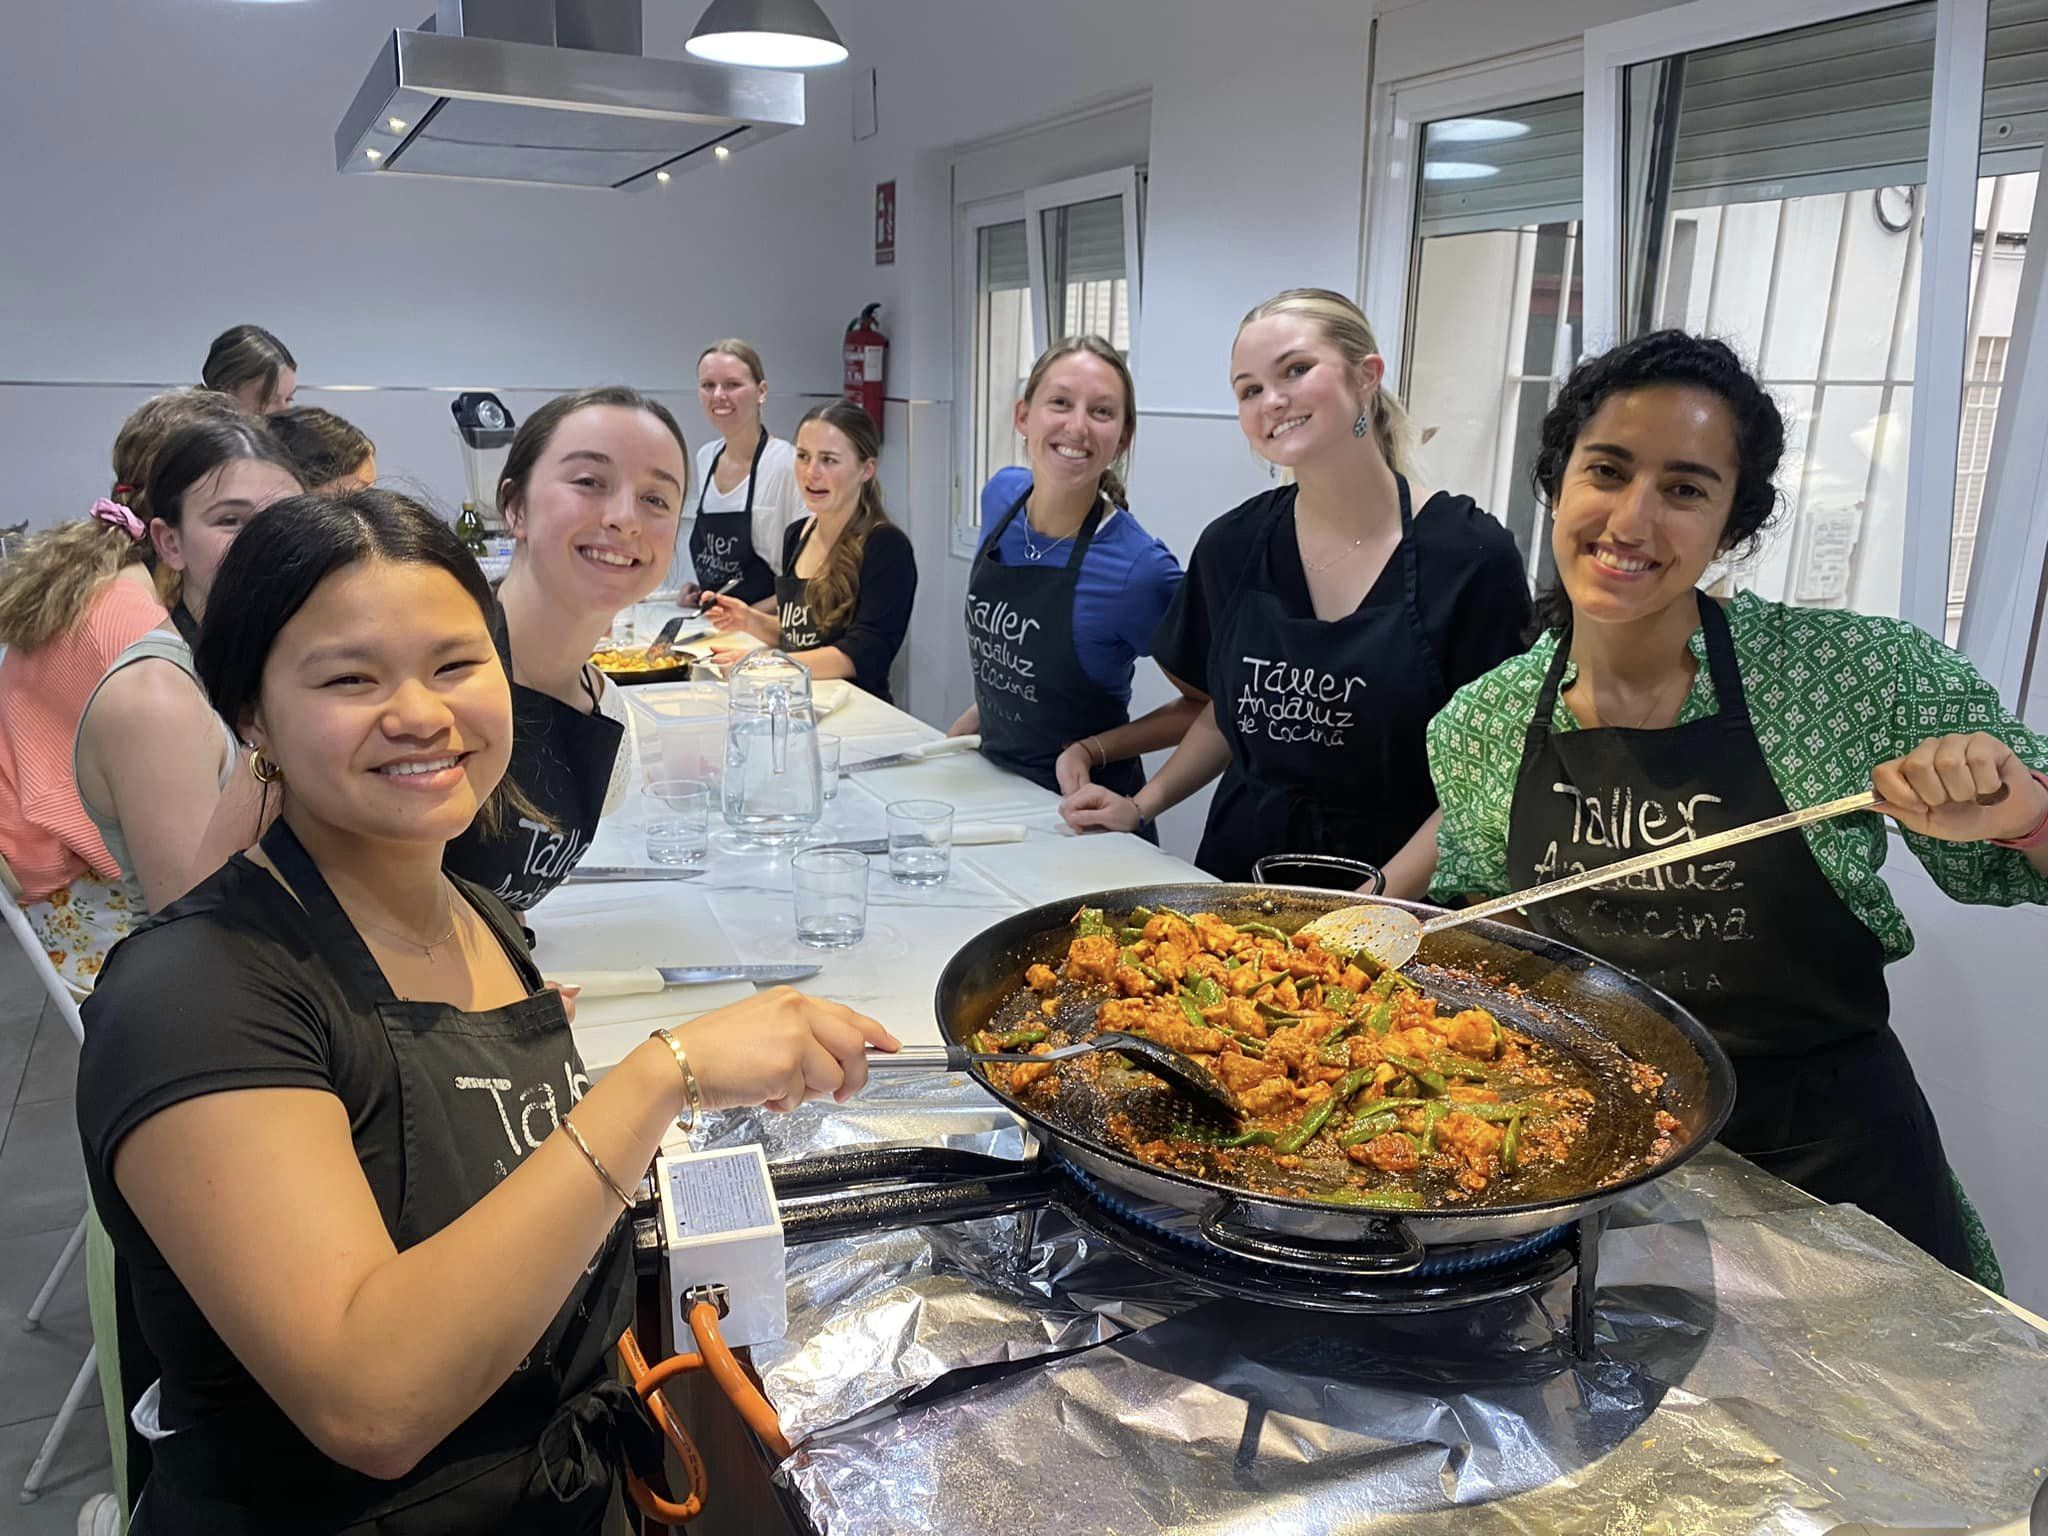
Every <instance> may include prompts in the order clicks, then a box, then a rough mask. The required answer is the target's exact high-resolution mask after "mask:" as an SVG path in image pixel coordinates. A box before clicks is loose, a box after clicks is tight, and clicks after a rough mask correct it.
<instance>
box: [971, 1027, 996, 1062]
mask: <svg viewBox="0 0 2048 1536" xmlns="http://www.w3.org/2000/svg"><path fill="white" fill-rule="evenodd" d="M967 1043H968V1044H969V1045H971V1046H973V1047H974V1049H975V1050H976V1051H977V1052H978V1053H980V1054H981V1055H984V1056H986V1055H987V1054H988V1053H989V1052H990V1051H991V1050H993V1049H994V1047H993V1046H992V1045H990V1044H989V1033H988V1031H987V1030H985V1029H977V1030H976V1031H975V1032H974V1038H973V1039H971V1040H969V1041H968V1042H967Z"/></svg>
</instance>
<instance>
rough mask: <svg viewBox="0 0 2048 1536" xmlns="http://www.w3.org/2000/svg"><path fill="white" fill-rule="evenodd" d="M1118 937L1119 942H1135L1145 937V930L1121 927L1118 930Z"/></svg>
mask: <svg viewBox="0 0 2048 1536" xmlns="http://www.w3.org/2000/svg"><path fill="white" fill-rule="evenodd" d="M1116 937H1117V942H1118V943H1119V944H1135V943H1137V942H1138V940H1140V939H1142V938H1144V937H1145V930H1144V929H1142V928H1119V929H1118V930H1117V932H1116Z"/></svg>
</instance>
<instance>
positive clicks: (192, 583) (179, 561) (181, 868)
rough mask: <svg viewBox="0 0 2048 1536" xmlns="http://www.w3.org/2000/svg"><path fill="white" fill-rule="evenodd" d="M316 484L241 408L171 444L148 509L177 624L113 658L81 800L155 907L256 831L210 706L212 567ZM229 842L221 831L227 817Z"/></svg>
mask: <svg viewBox="0 0 2048 1536" xmlns="http://www.w3.org/2000/svg"><path fill="white" fill-rule="evenodd" d="M303 489H304V487H303V486H302V485H301V484H300V483H299V475H298V471H297V469H295V468H294V467H293V465H292V462H291V460H290V458H289V457H287V456H286V454H285V451H284V449H283V448H282V447H280V446H279V444H278V442H277V440H276V439H275V438H273V437H272V436H271V435H270V434H269V432H267V431H266V430H265V429H264V428H263V426H262V424H261V423H259V422H258V421H256V420H255V419H253V418H251V417H247V416H242V415H240V414H237V415H235V416H233V417H231V418H226V419H214V420H206V421H200V422H195V423H193V424H191V425H189V426H186V427H185V428H183V429H182V430H180V431H178V432H176V433H174V434H173V435H172V436H171V437H170V438H169V439H167V440H166V441H165V443H164V444H163V447H162V449H161V450H160V451H159V452H158V453H157V455H156V457H155V460H154V462H153V464H152V466H151V468H150V472H149V479H148V483H147V485H146V486H145V487H144V492H143V497H144V501H143V504H144V506H145V507H146V509H147V511H148V513H149V522H148V533H149V537H150V540H151V542H152V544H153V546H154V549H155V553H156V557H157V560H158V562H159V565H158V577H159V590H160V591H161V590H164V589H165V585H166V578H168V584H169V587H170V590H169V591H168V592H167V593H166V595H167V596H169V597H171V599H172V608H171V613H170V619H169V621H168V622H167V623H165V624H163V625H162V626H160V627H158V628H157V629H154V630H151V631H150V632H149V633H148V634H146V635H144V636H143V637H142V638H141V639H140V640H138V641H136V642H135V643H134V644H133V645H131V646H129V647H128V648H127V649H126V650H124V651H123V652H122V653H121V654H120V655H119V656H117V657H115V658H114V662H113V665H111V666H110V667H108V668H107V670H106V673H105V675H104V676H103V677H101V679H100V680H99V684H98V686H97V687H96V688H94V690H93V692H92V694H91V696H90V697H89V698H88V699H87V700H86V704H85V709H84V711H83V713H82V714H81V715H80V717H79V722H78V737H77V740H76V742H75V744H74V746H73V750H72V772H73V774H74V775H75V777H76V778H77V781H78V798H79V802H80V804H81V805H82V807H83V808H84V810H85V813H86V815H87V816H89V817H90V818H91V819H92V823H93V825H94V826H95V827H96V828H97V829H98V830H99V833H100V836H101V837H102V838H103V839H104V840H105V843H106V847H107V851H108V852H109V853H110V854H112V855H113V858H114V862H115V863H116V864H118V865H119V866H120V868H121V872H122V875H123V877H124V880H123V883H124V887H125V889H126V891H127V895H128V899H129V901H130V903H131V904H132V906H133V907H134V909H135V910H136V911H147V912H154V911H156V910H157V909H158V908H160V907H163V906H164V905H166V904H167V903H169V902H170V900H171V899H172V898H173V897H175V896H178V895H180V894H182V893H183V892H184V891H186V890H188V889H189V888H190V887H191V886H192V884H193V883H194V882H195V881H196V880H198V879H200V878H201V877H202V876H204V875H207V874H210V873H212V871H213V870H214V869H215V868H216V867H217V866H218V861H219V859H220V858H222V857H225V856H226V854H227V853H228V852H229V851H230V850H231V849H232V848H236V847H241V846H244V845H246V843H247V841H248V839H249V838H251V837H253V836H254V835H255V831H256V827H255V822H254V816H255V807H254V805H253V804H252V803H249V797H248V796H247V792H246V791H243V792H242V793H240V794H236V793H234V792H233V791H232V790H231V789H230V786H231V785H233V784H235V782H236V781H235V777H234V768H235V765H236V762H237V760H238V757H239V753H238V751H237V748H236V743H235V739H234V735H233V733H232V732H231V731H229V730H228V728H227V724H226V722H225V721H223V720H222V719H221V718H220V717H219V716H218V715H216V714H215V713H214V712H213V710H212V709H210V708H209V707H208V706H207V703H206V697H205V695H204V694H203V693H202V692H201V691H200V688H199V683H198V677H197V674H196V673H195V672H194V671H193V666H192V646H193V643H194V641H196V640H197V638H198V635H199V625H200V621H201V620H202V619H203V618H204V617H205V615H206V613H207V610H208V606H209V600H210V598H211V596H212V592H213V580H214V573H215V572H216V571H217V570H219V568H220V563H221V560H222V558H223V557H224V556H225V555H226V553H227V551H228V547H229V546H230V545H231V544H232V543H233V542H234V540H235V538H236V537H237V536H238V535H239V534H240V532H241V530H242V528H243V527H244V526H245V525H246V524H247V523H248V522H249V520H250V519H251V518H253V517H255V516H256V514H257V513H259V512H261V511H262V510H263V509H264V508H265V507H267V506H269V505H270V504H271V503H272V502H274V501H277V500H279V499H281V498H282V497H286V496H292V495H296V494H297V493H298V492H299V491H301V490H303ZM216 818H219V823H218V826H219V828H220V829H222V830H224V832H225V842H223V841H221V840H220V839H217V838H213V837H209V836H208V835H207V834H208V829H209V827H210V826H215V825H216Z"/></svg>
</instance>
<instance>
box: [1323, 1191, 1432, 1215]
mask: <svg viewBox="0 0 2048 1536" xmlns="http://www.w3.org/2000/svg"><path fill="white" fill-rule="evenodd" d="M1320 1198H1321V1199H1324V1200H1326V1201H1328V1202H1329V1203H1330V1204H1332V1205H1366V1206H1372V1207H1374V1208H1375V1209H1378V1210H1383V1211H1413V1210H1419V1209H1421V1207H1422V1193H1421V1191H1419V1190H1413V1189H1343V1190H1338V1191H1336V1192H1335V1193H1333V1194H1327V1195H1323V1196H1321V1197H1320Z"/></svg>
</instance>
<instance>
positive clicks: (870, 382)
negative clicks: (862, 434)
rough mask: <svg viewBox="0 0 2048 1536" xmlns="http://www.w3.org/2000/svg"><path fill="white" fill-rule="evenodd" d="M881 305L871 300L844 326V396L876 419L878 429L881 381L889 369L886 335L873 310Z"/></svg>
mask: <svg viewBox="0 0 2048 1536" xmlns="http://www.w3.org/2000/svg"><path fill="white" fill-rule="evenodd" d="M881 307H882V306H881V305H879V304H870V305H869V306H868V307H867V308H866V309H864V310H862V311H861V312H860V318H859V319H858V320H856V321H854V322H853V324H851V325H849V326H848V327H847V328H846V352H845V357H846V398H847V399H848V400H851V401H852V402H853V403H854V404H855V405H857V406H859V407H860V408H861V409H862V410H864V411H866V412H867V413H868V414H869V415H870V416H872V417H873V418H874V419H875V430H876V431H878V432H879V431H880V430H881V427H882V392H883V385H884V383H885V381H886V380H887V378H888V373H889V338H888V337H887V336H884V335H883V334H882V332H881V330H880V328H879V327H877V326H876V324H875V311H876V310H878V309H880V308H881Z"/></svg>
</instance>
